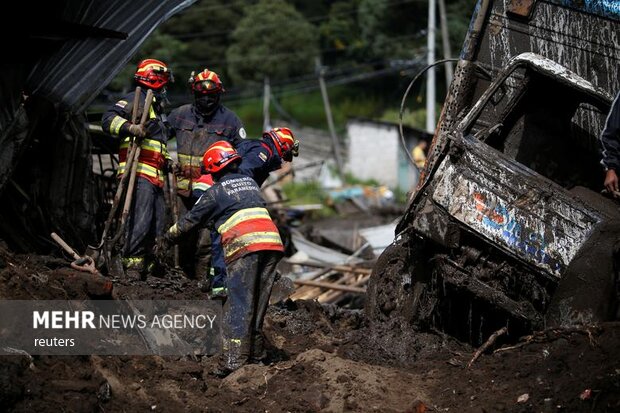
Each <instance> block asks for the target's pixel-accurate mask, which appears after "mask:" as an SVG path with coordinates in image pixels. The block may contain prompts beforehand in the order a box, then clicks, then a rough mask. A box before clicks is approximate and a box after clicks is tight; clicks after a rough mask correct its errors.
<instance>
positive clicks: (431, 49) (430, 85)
mask: <svg viewBox="0 0 620 413" xmlns="http://www.w3.org/2000/svg"><path fill="white" fill-rule="evenodd" d="M426 45H427V46H426V47H427V49H428V51H427V59H426V62H427V63H428V64H429V65H431V64H433V63H435V0H428V38H427V43H426ZM427 73H428V75H427V76H426V131H427V132H428V133H430V134H434V133H435V68H434V67H431V68H430V69H429V70H428V72H427Z"/></svg>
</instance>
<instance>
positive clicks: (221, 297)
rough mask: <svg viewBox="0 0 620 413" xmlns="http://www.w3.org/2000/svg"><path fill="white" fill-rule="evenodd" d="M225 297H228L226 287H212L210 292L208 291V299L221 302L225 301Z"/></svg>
mask: <svg viewBox="0 0 620 413" xmlns="http://www.w3.org/2000/svg"><path fill="white" fill-rule="evenodd" d="M227 298H228V289H227V288H226V287H215V288H212V289H211V292H210V293H209V299H210V300H217V301H221V302H222V304H223V303H224V302H226V299H227Z"/></svg>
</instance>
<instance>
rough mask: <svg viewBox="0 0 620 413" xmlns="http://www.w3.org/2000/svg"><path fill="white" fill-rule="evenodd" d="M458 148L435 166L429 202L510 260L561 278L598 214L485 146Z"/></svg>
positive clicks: (469, 142) (469, 141)
mask: <svg viewBox="0 0 620 413" xmlns="http://www.w3.org/2000/svg"><path fill="white" fill-rule="evenodd" d="M462 144H463V146H465V148H464V149H465V151H464V153H463V155H462V156H461V157H460V158H459V159H458V160H456V161H453V160H452V159H451V157H446V158H445V159H444V161H443V162H442V164H441V165H440V167H439V170H438V171H437V174H436V176H437V177H439V180H438V182H437V183H436V184H435V185H434V188H433V193H432V199H433V201H434V202H436V203H437V204H438V205H440V206H442V207H443V208H445V209H446V211H447V212H448V213H449V214H450V215H451V216H453V217H454V218H456V219H457V220H458V221H460V222H462V223H463V224H465V225H466V226H467V227H469V228H470V229H471V230H473V231H474V232H476V233H478V234H480V235H481V236H483V237H485V238H487V239H488V240H490V241H492V242H493V243H495V244H496V245H498V246H499V247H501V248H503V249H504V250H506V251H507V252H509V253H510V254H511V255H513V256H515V257H517V258H520V259H523V260H525V261H527V262H528V263H530V264H533V265H535V266H536V267H538V268H541V269H543V270H545V271H546V272H548V273H549V274H552V275H554V276H556V277H561V276H562V273H563V272H564V270H565V269H566V268H567V267H568V265H569V264H570V262H571V261H572V259H573V258H574V257H575V255H576V254H577V251H578V250H579V249H580V247H581V246H582V245H583V244H584V243H585V242H586V241H587V239H588V237H589V235H590V233H591V232H592V229H593V228H594V226H595V225H596V224H597V223H598V222H600V221H601V218H600V216H599V214H598V213H597V212H596V211H595V210H593V209H590V208H588V207H587V206H585V205H583V204H581V203H580V202H579V201H578V200H576V199H574V198H571V197H570V196H568V195H567V194H565V193H564V192H563V191H561V190H559V189H560V188H559V187H558V186H557V185H555V184H554V183H553V182H551V181H549V180H547V179H545V178H543V177H541V176H539V175H537V174H536V173H535V172H533V171H531V170H529V169H528V168H525V167H524V166H522V165H520V164H519V163H517V162H515V161H513V160H511V159H508V158H506V157H505V156H504V155H503V154H501V153H499V152H497V151H495V150H493V149H491V148H490V147H488V146H486V145H485V144H483V143H481V142H478V141H476V140H474V139H473V138H467V139H465V140H464V141H462Z"/></svg>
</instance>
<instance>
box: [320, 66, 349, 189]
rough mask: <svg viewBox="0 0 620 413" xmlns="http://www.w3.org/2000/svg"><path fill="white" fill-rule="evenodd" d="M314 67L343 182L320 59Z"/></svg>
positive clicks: (338, 149) (338, 151)
mask: <svg viewBox="0 0 620 413" xmlns="http://www.w3.org/2000/svg"><path fill="white" fill-rule="evenodd" d="M315 67H316V71H317V74H318V75H319V85H320V86H321V95H322V96H323V106H324V107H325V117H326V118H327V126H328V127H329V133H330V135H331V136H332V146H333V149H334V156H335V158H336V166H337V167H338V176H339V177H340V179H341V180H343V181H344V174H343V168H342V159H341V158H340V144H339V143H338V136H336V128H335V127H334V119H333V118H332V110H331V107H330V106H329V97H328V96H327V87H325V79H324V78H323V75H324V74H325V69H324V68H323V66H322V65H321V58H319V57H317V58H316V59H315Z"/></svg>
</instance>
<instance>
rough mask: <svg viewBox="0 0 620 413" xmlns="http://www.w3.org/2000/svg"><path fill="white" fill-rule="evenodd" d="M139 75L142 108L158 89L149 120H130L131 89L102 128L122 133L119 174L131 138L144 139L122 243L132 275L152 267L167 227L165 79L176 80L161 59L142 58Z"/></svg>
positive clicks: (105, 117) (140, 274)
mask: <svg viewBox="0 0 620 413" xmlns="http://www.w3.org/2000/svg"><path fill="white" fill-rule="evenodd" d="M134 80H135V82H136V84H137V85H138V86H140V87H141V89H142V92H141V93H142V96H141V98H140V108H139V110H138V112H139V113H140V114H141V112H142V108H143V107H144V102H145V99H146V91H147V89H151V90H152V91H153V94H154V99H153V103H152V106H151V109H150V113H149V115H148V119H149V120H148V122H147V123H146V125H134V124H132V123H131V121H130V119H131V114H132V111H133V102H134V93H130V94H127V95H126V96H124V97H123V98H122V99H121V100H119V101H118V102H116V103H115V104H114V105H112V106H110V107H109V108H108V110H107V111H106V112H105V113H104V115H103V119H102V128H103V130H104V131H105V132H107V133H109V134H110V135H112V136H114V137H118V138H120V139H121V144H120V150H119V167H118V176H119V177H120V176H121V175H122V174H124V173H125V164H126V160H127V149H128V147H129V143H130V141H131V140H132V139H135V141H134V142H139V144H140V157H139V158H138V165H137V173H136V175H137V176H136V187H135V192H134V195H133V202H132V207H131V210H130V215H129V218H128V222H127V224H128V225H127V231H126V234H125V235H126V237H125V244H124V246H123V251H122V256H123V267H124V268H125V271H126V272H127V275H128V276H130V277H132V278H144V277H145V276H146V274H147V273H148V271H149V270H150V269H151V262H152V261H151V260H150V259H151V258H152V255H151V251H152V248H153V245H154V243H155V238H156V237H157V236H159V235H162V234H163V232H164V230H165V207H164V194H163V185H164V170H165V168H166V167H167V163H168V159H169V155H168V151H167V148H166V144H167V142H168V138H169V127H168V126H167V125H166V117H165V115H164V113H163V101H164V100H165V92H166V85H167V84H168V83H169V82H170V81H172V73H171V72H170V69H169V68H168V66H167V65H166V64H165V63H164V62H162V61H159V60H156V59H145V60H142V61H141V62H140V63H139V64H138V67H137V69H136V72H135V75H134Z"/></svg>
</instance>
